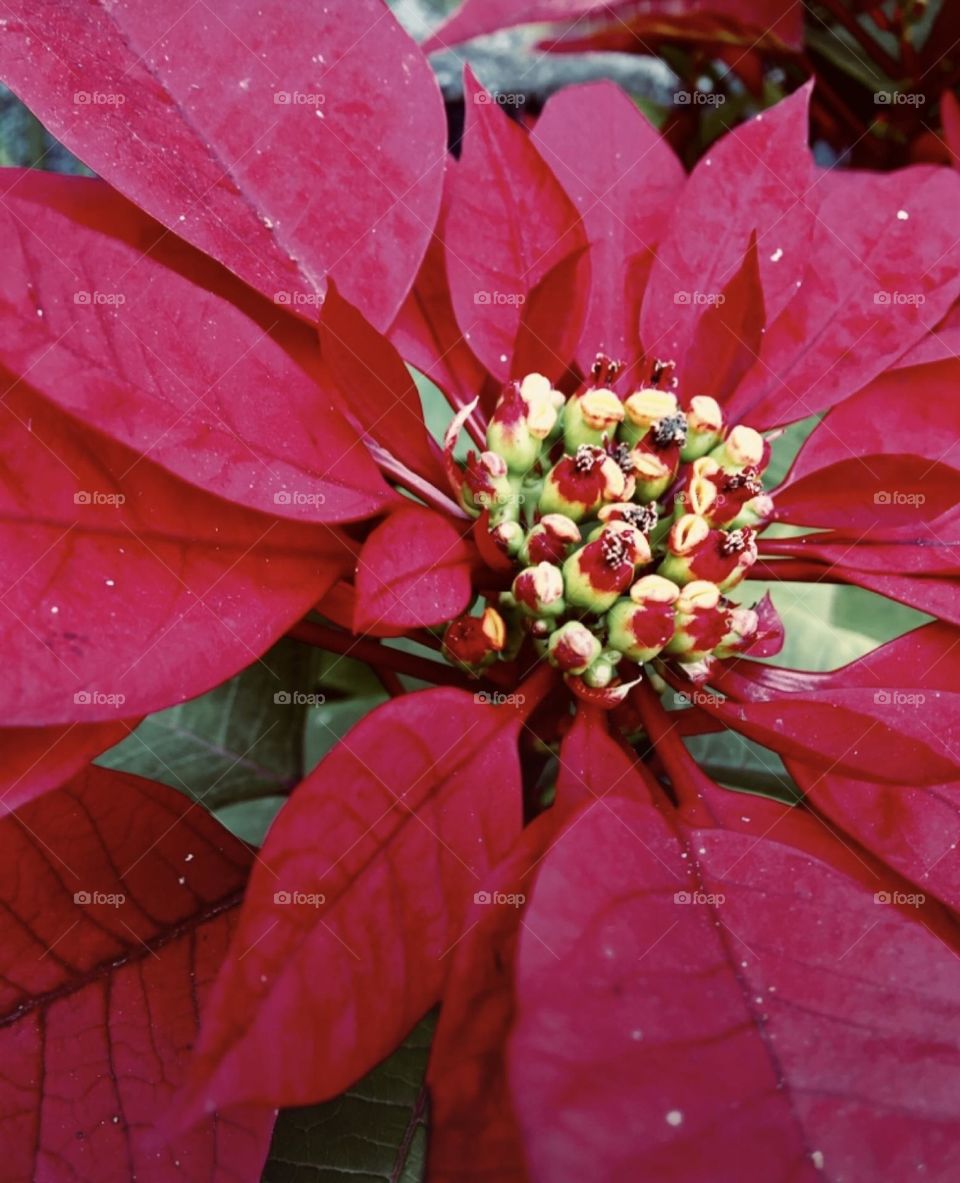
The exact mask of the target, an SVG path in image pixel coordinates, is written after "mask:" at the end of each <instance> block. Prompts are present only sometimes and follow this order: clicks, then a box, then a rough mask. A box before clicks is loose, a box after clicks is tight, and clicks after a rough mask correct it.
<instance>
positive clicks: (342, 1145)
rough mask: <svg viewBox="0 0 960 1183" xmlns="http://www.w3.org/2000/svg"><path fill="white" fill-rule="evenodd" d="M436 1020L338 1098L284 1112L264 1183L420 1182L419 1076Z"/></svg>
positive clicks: (422, 1118)
mask: <svg viewBox="0 0 960 1183" xmlns="http://www.w3.org/2000/svg"><path fill="white" fill-rule="evenodd" d="M434 1023H435V1018H434V1016H433V1015H428V1016H427V1017H426V1018H425V1019H423V1020H422V1022H420V1023H419V1024H418V1025H417V1026H416V1027H415V1028H414V1029H413V1031H412V1032H411V1033H410V1035H409V1036H408V1037H407V1039H406V1041H405V1042H404V1043H403V1044H402V1045H401V1047H399V1048H398V1049H397V1051H395V1052H394V1053H393V1055H392V1056H390V1057H389V1058H388V1059H386V1060H384V1061H383V1063H382V1064H379V1065H378V1066H377V1067H376V1068H374V1070H373V1071H372V1072H371V1073H370V1074H369V1075H368V1076H365V1077H364V1079H363V1080H361V1081H360V1082H359V1083H358V1084H356V1085H355V1086H354V1087H353V1088H352V1089H350V1090H349V1091H348V1092H346V1093H343V1094H342V1095H341V1096H339V1097H337V1098H336V1099H334V1100H332V1101H327V1102H325V1103H324V1104H322V1105H311V1106H309V1107H307V1108H304V1109H286V1110H283V1111H282V1112H281V1114H280V1116H279V1118H278V1119H277V1126H276V1129H275V1131H274V1135H273V1144H272V1146H271V1148H270V1157H269V1159H268V1160H267V1165H266V1167H265V1168H264V1172H263V1183H345V1181H346V1180H349V1183H385V1181H386V1183H420V1181H421V1180H422V1179H423V1173H424V1162H425V1152H426V1093H425V1090H424V1084H423V1079H424V1075H425V1073H426V1068H427V1056H428V1053H429V1048H430V1040H431V1038H432V1037H433V1028H434ZM320 1054H322V1051H321V1053H320Z"/></svg>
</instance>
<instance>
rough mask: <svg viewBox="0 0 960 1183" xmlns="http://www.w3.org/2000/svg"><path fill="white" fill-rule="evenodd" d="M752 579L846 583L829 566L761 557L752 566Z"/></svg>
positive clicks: (799, 560) (796, 560)
mask: <svg viewBox="0 0 960 1183" xmlns="http://www.w3.org/2000/svg"><path fill="white" fill-rule="evenodd" d="M750 578H751V579H773V580H788V581H797V582H800V583H844V582H845V580H843V579H841V578H840V576H839V575H834V574H833V572H832V571H831V569H830V568H829V567H821V566H820V564H819V563H806V562H804V561H803V559H775V560H774V561H773V562H772V563H768V562H765V561H764V560H763V559H760V560H759V562H756V563H754V564H753V566H752V567H751V568H750Z"/></svg>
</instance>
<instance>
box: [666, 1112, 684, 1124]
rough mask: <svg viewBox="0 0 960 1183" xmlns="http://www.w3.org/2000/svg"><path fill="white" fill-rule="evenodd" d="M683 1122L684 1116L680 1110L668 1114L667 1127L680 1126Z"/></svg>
mask: <svg viewBox="0 0 960 1183" xmlns="http://www.w3.org/2000/svg"><path fill="white" fill-rule="evenodd" d="M682 1121H683V1114H682V1113H681V1112H680V1110H679V1109H671V1110H670V1112H669V1113H668V1114H667V1125H680V1123H681V1122H682Z"/></svg>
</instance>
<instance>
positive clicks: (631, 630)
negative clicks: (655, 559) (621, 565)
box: [607, 575, 680, 663]
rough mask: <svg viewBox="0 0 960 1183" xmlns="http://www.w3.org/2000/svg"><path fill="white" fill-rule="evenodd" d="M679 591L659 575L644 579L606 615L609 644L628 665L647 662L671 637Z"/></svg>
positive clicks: (638, 581)
mask: <svg viewBox="0 0 960 1183" xmlns="http://www.w3.org/2000/svg"><path fill="white" fill-rule="evenodd" d="M679 597H680V589H679V588H678V587H677V585H676V584H675V583H671V582H670V580H669V579H664V578H663V577H662V576H660V575H645V576H644V577H643V578H642V579H638V580H637V582H636V583H634V584H633V586H632V587H631V588H630V598H629V599H627V600H617V602H616V603H615V604H614V605H613V607H612V608H611V609H610V611H609V612H608V613H607V629H608V638H609V642H610V644H611V645H612V646H613V647H614V648H615V649H619V650H620V652H621V653H623V654H624V655H625V656H627V657H629V658H630V659H631V660H632V661H636V662H638V663H642V662H645V661H650V660H651V659H652V658H654V657H656V656H657V654H658V653H660V652H661V651H662V650H663V648H664V646H666V644H667V643H668V642H669V641H670V639H671V638H672V637H673V631H674V615H675V609H674V606H675V604H676V602H677V600H678V599H679Z"/></svg>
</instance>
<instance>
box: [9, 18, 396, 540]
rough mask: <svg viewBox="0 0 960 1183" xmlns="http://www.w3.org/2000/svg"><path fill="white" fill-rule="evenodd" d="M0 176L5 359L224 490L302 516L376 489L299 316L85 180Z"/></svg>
mask: <svg viewBox="0 0 960 1183" xmlns="http://www.w3.org/2000/svg"><path fill="white" fill-rule="evenodd" d="M2 44H3V42H2V39H0V46H2ZM8 177H9V179H8V180H7V181H6V182H5V185H6V187H7V193H6V196H5V197H4V201H3V205H2V207H0V225H2V227H3V232H4V238H5V241H6V242H7V251H6V264H5V266H4V269H3V273H2V276H0V361H2V363H3V364H4V365H6V366H7V368H8V369H10V370H12V371H13V372H14V373H15V374H18V375H19V374H29V381H30V384H31V385H32V386H34V387H36V388H37V389H38V390H40V391H41V392H42V393H43V394H44V396H45V397H46V398H48V399H50V400H52V401H54V402H56V403H57V405H58V406H61V407H63V408H64V410H66V411H69V412H70V413H71V414H73V415H76V416H77V417H79V418H81V419H82V420H83V421H84V423H87V424H89V425H91V426H93V427H96V428H98V429H99V430H100V431H102V432H104V433H105V434H106V435H109V436H111V437H112V438H113V439H116V440H119V441H120V442H121V443H124V444H127V445H129V446H130V447H131V448H134V449H136V450H137V451H138V452H143V453H145V454H147V455H148V456H149V457H150V459H151V460H153V461H154V462H155V463H157V464H160V465H162V466H163V467H164V468H167V469H169V470H170V471H171V472H174V473H176V475H177V476H180V477H183V478H184V480H187V481H190V482H191V483H192V484H196V485H199V486H200V487H201V488H206V489H208V490H209V491H211V492H214V493H217V494H219V495H220V496H222V497H225V498H226V499H227V500H230V501H236V502H239V503H241V504H243V505H249V506H252V507H253V508H255V509H261V510H265V511H266V512H268V513H274V514H277V515H279V516H282V517H296V518H301V519H303V518H307V519H313V520H315V521H316V520H325V521H338V520H344V519H352V518H358V517H363V516H365V515H368V514H371V513H375V512H377V511H378V510H380V509H382V508H384V506H385V505H386V504H388V503H389V501H390V499H391V493H390V491H389V489H388V488H387V486H386V485H385V484H384V482H383V480H382V478H381V477H380V475H379V473H378V471H377V469H376V467H375V466H374V464H373V461H372V460H371V458H370V456H369V455H368V454H367V451H366V449H365V448H364V447H363V446H362V445H361V444H360V442H359V440H358V438H357V434H356V432H355V431H354V430H353V429H352V428H351V427H350V426H349V425H348V424H347V423H346V421H345V420H344V419H343V417H342V415H341V414H340V412H339V410H338V409H337V406H336V395H335V392H332V391H330V390H329V389H325V388H324V386H323V385H321V378H322V374H321V372H320V371H319V370H318V368H317V366H316V353H317V349H316V339H315V337H313V335H312V333H311V331H310V330H309V329H308V328H307V327H306V326H304V325H301V324H299V323H298V322H295V321H292V320H291V319H290V318H289V317H286V316H285V315H284V314H283V312H282V310H281V309H278V308H270V307H266V306H265V305H264V304H263V302H262V301H261V300H260V299H258V298H257V297H255V296H254V295H253V294H252V293H250V292H249V291H248V289H246V288H245V287H244V285H243V284H241V283H238V282H237V281H236V280H235V279H234V278H233V277H232V276H230V275H228V274H227V273H226V272H224V271H223V270H222V269H221V268H220V267H218V266H216V265H214V264H212V263H211V262H210V261H209V260H208V259H204V258H203V256H202V255H199V254H198V253H197V252H196V251H194V250H193V249H192V248H190V247H187V246H185V245H184V244H183V243H181V242H179V240H178V239H176V238H174V237H173V236H172V235H165V234H164V232H163V230H162V229H161V228H160V227H159V226H158V225H157V224H156V222H154V221H153V220H152V219H151V218H147V217H146V216H144V215H143V214H141V213H140V211H139V210H137V209H136V208H135V207H134V206H132V205H130V204H129V202H127V201H125V200H124V199H123V198H122V197H120V196H119V195H118V194H115V193H113V192H112V190H110V189H109V188H108V187H107V186H106V185H104V184H103V183H102V182H101V181H94V180H88V179H86V178H81V177H58V176H55V175H53V174H49V173H47V174H45V173H39V172H34V171H30V172H26V171H20V170H16V171H14V170H11V172H10V173H9V174H8Z"/></svg>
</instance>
